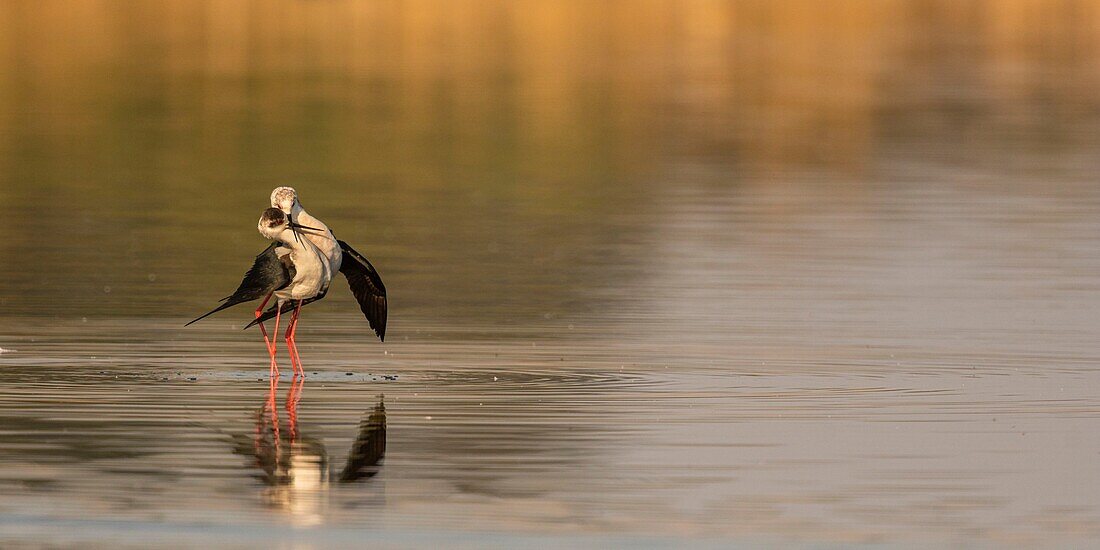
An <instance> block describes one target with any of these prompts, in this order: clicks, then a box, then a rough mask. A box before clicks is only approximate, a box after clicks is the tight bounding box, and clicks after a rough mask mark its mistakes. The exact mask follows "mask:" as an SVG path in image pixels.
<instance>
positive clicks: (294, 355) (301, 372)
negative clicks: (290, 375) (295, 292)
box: [285, 300, 306, 377]
mask: <svg viewBox="0 0 1100 550" xmlns="http://www.w3.org/2000/svg"><path fill="white" fill-rule="evenodd" d="M301 314H302V300H298V307H296V308H294V317H293V318H291V320H290V325H289V326H287V327H286V335H285V338H286V348H287V353H289V354H290V363H291V365H292V366H293V367H294V376H303V377H304V376H305V375H306V371H305V369H303V368H302V357H301V356H300V355H298V343H297V342H296V341H295V340H294V335H295V333H297V332H298V317H299V316H300V315H301Z"/></svg>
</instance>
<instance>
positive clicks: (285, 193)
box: [271, 187, 302, 216]
mask: <svg viewBox="0 0 1100 550" xmlns="http://www.w3.org/2000/svg"><path fill="white" fill-rule="evenodd" d="M271 207H272V208H278V209H279V210H282V211H283V213H284V214H288V215H290V216H293V215H294V214H297V212H296V210H301V209H302V205H301V203H299V202H298V192H297V191H295V190H294V188H293V187H276V188H275V190H274V191H272V192H271Z"/></svg>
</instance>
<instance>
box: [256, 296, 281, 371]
mask: <svg viewBox="0 0 1100 550" xmlns="http://www.w3.org/2000/svg"><path fill="white" fill-rule="evenodd" d="M272 294H274V293H272V292H268V293H267V297H266V298H264V301H263V302H260V307H258V308H256V318H257V319H259V318H260V316H261V315H263V313H264V306H266V305H267V302H268V301H270V300H271V295H272ZM259 325H260V333H261V334H263V335H264V347H266V348H267V354H268V355H269V356H270V357H271V371H270V372H271V373H274V372H275V370H276V369H278V368H279V367H278V366H277V365H276V364H275V342H274V341H273V340H272V339H271V338H269V337H268V336H267V329H266V328H264V324H263V323H262V322H261V323H259ZM275 330H278V329H275Z"/></svg>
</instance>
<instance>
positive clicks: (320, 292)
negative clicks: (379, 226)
mask: <svg viewBox="0 0 1100 550" xmlns="http://www.w3.org/2000/svg"><path fill="white" fill-rule="evenodd" d="M257 229H258V230H259V231H260V234H261V235H263V236H264V237H266V238H268V239H270V240H272V241H275V242H273V243H272V244H271V245H270V246H268V247H267V249H266V250H264V251H263V252H261V253H260V254H259V255H258V256H256V259H255V261H254V262H253V263H252V267H251V268H250V269H249V270H248V272H247V273H245V276H244V279H243V280H242V281H241V284H240V285H239V286H238V287H237V290H235V291H234V292H233V294H231V295H229V296H226V297H225V298H222V301H223V302H224V303H223V304H221V305H220V306H218V307H216V308H214V309H213V310H212V311H210V312H208V313H206V314H204V315H202V316H200V317H198V318H197V319H195V320H193V321H191V322H190V323H187V324H188V325H190V324H191V323H194V322H195V321H198V320H199V319H202V318H204V317H206V316H208V315H211V314H213V313H217V312H218V311H221V310H223V309H226V308H228V307H231V306H234V305H237V304H240V303H244V302H250V301H253V300H258V299H260V298H263V302H262V303H261V304H260V307H258V308H256V317H255V319H254V320H253V321H252V322H251V323H249V324H248V325H246V326H245V328H246V329H247V328H249V327H251V326H253V325H259V326H260V332H261V333H262V334H263V337H264V344H265V345H266V346H267V350H268V354H269V355H270V356H271V376H272V377H277V376H279V366H278V364H277V363H276V360H275V356H276V340H275V339H274V338H272V337H269V336H268V333H267V329H266V328H264V325H263V322H264V321H266V320H268V319H271V318H272V317H274V318H275V332H274V337H276V338H277V337H278V332H279V320H280V318H281V317H282V314H284V313H288V312H290V311H291V310H292V309H293V310H294V313H293V315H292V317H291V319H290V322H289V324H288V325H287V332H286V334H285V337H284V339H285V340H286V344H287V351H288V354H289V355H290V362H291V365H292V367H293V368H294V374H295V375H296V376H298V375H301V376H304V375H305V371H304V370H303V369H302V361H301V357H300V356H299V355H298V346H297V343H296V342H295V340H294V336H295V333H296V332H297V329H298V319H299V316H300V315H301V311H302V306H304V305H306V304H309V303H312V302H315V301H317V300H320V299H321V298H324V297H325V295H326V294H327V293H328V288H329V284H330V283H331V282H332V278H333V277H334V275H335V273H336V271H340V272H341V273H343V274H344V277H346V278H347V280H348V286H349V287H350V288H351V292H352V294H353V295H355V300H356V301H357V302H359V309H360V310H361V311H362V312H363V315H364V316H365V317H366V318H367V322H368V323H369V324H370V326H371V328H373V329H374V332H375V334H377V335H378V338H379V339H381V340H383V341H384V340H385V336H386V314H387V307H388V306H387V301H386V286H385V285H384V284H383V283H382V277H381V276H379V275H378V271H377V270H375V269H374V266H373V265H371V263H370V261H369V260H367V258H366V257H364V256H363V255H362V254H359V253H358V252H356V251H355V250H353V249H352V248H351V247H350V246H348V244H347V243H345V242H344V241H341V240H337V239H336V237H335V235H333V233H332V231H331V230H329V228H328V226H327V225H325V224H324V222H322V221H321V220H318V219H317V218H315V217H313V216H311V215H310V214H309V213H307V212H306V211H305V209H303V208H302V205H301V203H300V202H299V200H298V193H297V192H296V191H295V190H294V189H292V188H290V187H278V188H276V189H275V190H274V191H272V193H271V208H268V209H267V210H264V211H263V214H261V216H260V221H259V222H258V223H257ZM303 237H304V238H303ZM272 296H275V299H276V303H275V304H274V305H272V306H271V308H269V309H268V310H266V311H264V307H265V306H266V305H267V303H268V301H270V300H271V297H272Z"/></svg>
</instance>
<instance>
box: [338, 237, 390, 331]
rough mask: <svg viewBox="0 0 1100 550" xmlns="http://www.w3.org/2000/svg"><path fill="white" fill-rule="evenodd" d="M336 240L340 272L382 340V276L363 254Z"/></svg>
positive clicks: (384, 310)
mask: <svg viewBox="0 0 1100 550" xmlns="http://www.w3.org/2000/svg"><path fill="white" fill-rule="evenodd" d="M336 242H337V243H339V244H340V250H342V251H343V252H344V256H343V259H342V260H341V263H340V273H343V274H344V277H347V279H348V286H350V287H351V293H352V294H354V295H355V301H357V302H359V309H360V310H362V311H363V315H364V316H366V318H367V322H369V323H370V326H371V328H373V329H374V332H375V334H377V335H378V339H379V340H382V341H383V342H384V341H385V340H386V309H387V304H386V285H384V284H382V277H381V276H379V275H378V271H377V270H375V269H374V266H373V265H371V263H370V261H369V260H367V258H366V257H365V256H363V255H362V254H360V253H358V252H356V251H355V250H354V249H352V248H351V247H350V246H348V243H346V242H344V241H339V240H338V241H336Z"/></svg>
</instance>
